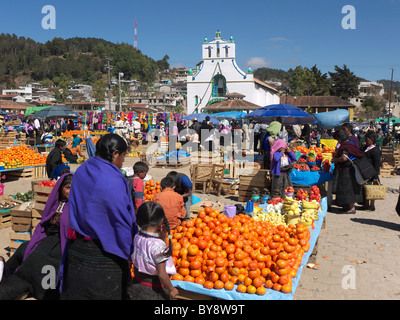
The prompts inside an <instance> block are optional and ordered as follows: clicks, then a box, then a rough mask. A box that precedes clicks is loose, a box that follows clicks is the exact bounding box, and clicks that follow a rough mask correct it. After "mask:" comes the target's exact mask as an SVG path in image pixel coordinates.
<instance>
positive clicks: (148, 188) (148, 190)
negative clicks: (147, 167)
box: [144, 180, 161, 202]
mask: <svg viewBox="0 0 400 320" xmlns="http://www.w3.org/2000/svg"><path fill="white" fill-rule="evenodd" d="M159 192H161V182H160V181H157V182H154V180H149V181H146V182H145V183H144V201H145V202H147V201H152V200H153V197H154V195H155V194H156V193H159Z"/></svg>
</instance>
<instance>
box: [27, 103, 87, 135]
mask: <svg viewBox="0 0 400 320" xmlns="http://www.w3.org/2000/svg"><path fill="white" fill-rule="evenodd" d="M30 116H31V117H33V118H39V119H55V120H56V122H57V119H59V118H64V119H76V118H80V117H81V116H80V115H79V113H77V112H75V111H72V110H71V109H70V108H67V107H65V106H54V107H49V108H46V109H42V110H40V111H37V112H35V113H33V114H31V115H30ZM56 137H57V130H56Z"/></svg>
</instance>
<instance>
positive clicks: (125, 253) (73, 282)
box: [59, 134, 138, 300]
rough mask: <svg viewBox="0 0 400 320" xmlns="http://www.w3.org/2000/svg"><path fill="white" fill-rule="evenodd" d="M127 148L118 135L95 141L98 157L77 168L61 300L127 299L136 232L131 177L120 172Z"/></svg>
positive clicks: (71, 202)
mask: <svg viewBox="0 0 400 320" xmlns="http://www.w3.org/2000/svg"><path fill="white" fill-rule="evenodd" d="M127 149H128V146H127V144H126V142H125V140H124V139H123V138H122V137H120V136H119V135H117V134H107V135H105V136H103V137H102V138H101V139H100V140H99V141H98V142H97V144H96V156H95V157H91V158H89V159H88V160H87V161H85V163H84V164H82V165H81V166H80V167H79V168H78V169H77V170H76V172H75V175H74V185H73V186H72V188H71V196H70V212H69V219H70V227H71V228H70V230H69V241H68V243H67V248H66V249H65V251H64V255H63V262H62V265H61V267H60V273H59V278H60V282H61V283H60V287H61V290H62V292H61V296H60V298H61V299H66V300H121V299H126V298H127V291H126V290H127V284H128V281H129V279H130V272H129V260H130V257H131V254H132V252H133V238H134V236H135V234H136V233H137V231H138V228H137V225H136V219H135V212H134V207H133V204H132V199H131V196H130V190H129V187H128V183H127V180H126V179H125V177H124V175H123V174H122V173H121V167H122V164H123V162H124V159H125V154H126V151H127Z"/></svg>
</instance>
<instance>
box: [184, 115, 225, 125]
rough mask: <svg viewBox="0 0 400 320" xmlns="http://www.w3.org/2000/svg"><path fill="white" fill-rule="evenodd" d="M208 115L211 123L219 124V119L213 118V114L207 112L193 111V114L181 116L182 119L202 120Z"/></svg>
mask: <svg viewBox="0 0 400 320" xmlns="http://www.w3.org/2000/svg"><path fill="white" fill-rule="evenodd" d="M207 116H208V117H210V121H211V122H212V123H213V124H219V120H218V119H217V118H214V117H213V116H211V115H209V114H207V113H193V114H189V115H187V116H185V117H183V120H193V119H195V118H196V119H197V121H198V122H202V121H203V120H206V117H207Z"/></svg>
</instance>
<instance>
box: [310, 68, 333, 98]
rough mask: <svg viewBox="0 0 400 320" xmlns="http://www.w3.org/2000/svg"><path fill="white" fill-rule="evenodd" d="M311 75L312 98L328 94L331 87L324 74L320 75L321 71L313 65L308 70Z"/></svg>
mask: <svg viewBox="0 0 400 320" xmlns="http://www.w3.org/2000/svg"><path fill="white" fill-rule="evenodd" d="M310 72H311V75H312V77H313V78H314V87H313V88H312V89H313V90H312V94H311V95H313V96H327V95H328V94H329V88H330V87H331V82H330V80H329V79H328V75H327V74H326V73H324V74H322V72H321V70H319V69H318V68H317V65H314V66H313V67H312V68H311V69H310Z"/></svg>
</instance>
